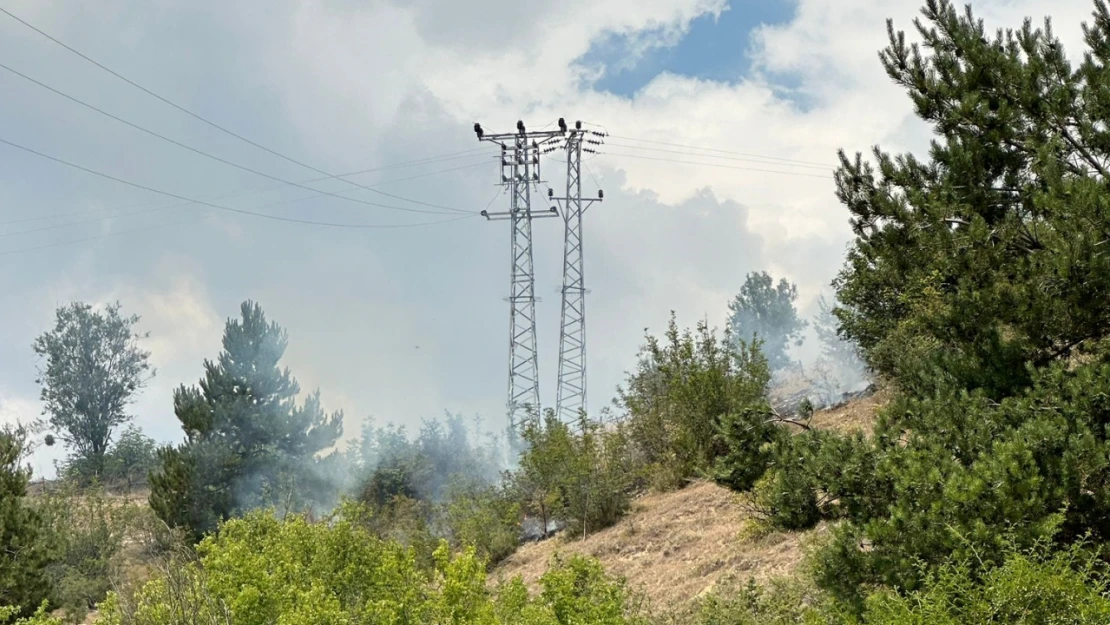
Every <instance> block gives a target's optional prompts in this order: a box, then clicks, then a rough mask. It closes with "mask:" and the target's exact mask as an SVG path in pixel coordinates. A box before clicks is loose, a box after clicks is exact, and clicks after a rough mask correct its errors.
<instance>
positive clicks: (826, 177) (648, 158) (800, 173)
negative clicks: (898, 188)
mask: <svg viewBox="0 0 1110 625" xmlns="http://www.w3.org/2000/svg"><path fill="white" fill-rule="evenodd" d="M605 153H606V154H609V155H610V156H623V157H625V158H639V159H643V160H648V161H663V162H666V163H683V164H686V165H701V166H703V167H719V168H722V169H738V170H741V171H758V172H763V173H767V174H784V175H787V176H806V177H809V178H823V179H826V180H832V179H833V177H832V176H822V175H820V174H807V173H805V172H800V171H777V170H774V169H757V168H755V167H740V166H737V165H723V164H721V163H696V162H694V161H680V160H677V159H673V158H657V157H652V156H638V155H636V154H623V153H620V152H608V151H607V152H605Z"/></svg>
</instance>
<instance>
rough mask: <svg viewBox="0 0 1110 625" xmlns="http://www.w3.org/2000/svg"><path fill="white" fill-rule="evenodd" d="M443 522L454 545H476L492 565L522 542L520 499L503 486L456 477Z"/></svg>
mask: <svg viewBox="0 0 1110 625" xmlns="http://www.w3.org/2000/svg"><path fill="white" fill-rule="evenodd" d="M444 523H445V524H446V526H447V530H448V532H449V533H450V535H451V539H452V544H453V545H454V546H456V547H458V548H461V547H466V546H472V547H474V548H475V550H476V552H477V554H478V556H479V557H481V558H484V559H485V560H486V561H487V564H489V565H493V564H496V563H497V562H500V561H501V560H503V559H505V558H507V557H508V556H510V555H511V554H512V553H513V552H514V551H516V548H517V546H518V545H519V544H520V503H519V502H517V501H516V500H514V498H513V497H512V493H510V492H507V491H506V489H504V488H502V487H498V486H487V485H484V484H481V483H477V482H475V481H472V480H461V479H460V480H456V481H455V482H454V483H453V484H452V485H451V486H450V488H449V490H448V494H447V500H446V503H445V504H444Z"/></svg>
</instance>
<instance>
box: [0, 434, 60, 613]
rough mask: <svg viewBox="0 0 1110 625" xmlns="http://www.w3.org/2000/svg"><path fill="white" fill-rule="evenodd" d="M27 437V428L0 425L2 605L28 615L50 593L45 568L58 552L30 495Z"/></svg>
mask: <svg viewBox="0 0 1110 625" xmlns="http://www.w3.org/2000/svg"><path fill="white" fill-rule="evenodd" d="M26 440H27V431H26V429H24V428H22V427H12V426H8V425H3V426H0V606H4V605H7V606H22V607H23V610H24V611H23V613H22V614H23V615H24V616H27V615H29V614H30V610H32V609H33V608H32V607H31V606H36V605H39V604H40V603H41V602H42V601H44V600H45V599H46V598H47V597H48V593H49V591H50V579H49V577H48V575H47V572H46V567H47V565H48V564H49V563H50V562H51V561H52V560H53V559H54V557H55V554H56V549H55V546H54V545H53V544H51V542H50V541H49V540H48V531H47V528H46V524H45V521H44V520H43V518H42V515H41V514H40V513H39V511H38V510H37V509H35V507H34V506H32V505H31V502H30V501H28V498H27V482H28V481H29V480H30V477H31V471H30V469H29V468H26V467H24V466H23V464H22V463H23V461H24V452H25V450H26ZM10 610H11V608H9V611H10Z"/></svg>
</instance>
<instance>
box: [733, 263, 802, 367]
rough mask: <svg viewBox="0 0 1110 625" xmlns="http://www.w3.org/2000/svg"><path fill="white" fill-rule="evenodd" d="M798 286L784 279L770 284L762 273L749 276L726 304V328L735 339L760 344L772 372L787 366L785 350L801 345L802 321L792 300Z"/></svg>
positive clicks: (769, 279) (769, 276) (763, 272)
mask: <svg viewBox="0 0 1110 625" xmlns="http://www.w3.org/2000/svg"><path fill="white" fill-rule="evenodd" d="M797 298H798V287H797V286H795V285H794V284H793V283H791V282H788V281H787V280H786V279H785V278H783V279H781V280H779V282H778V284H775V283H774V279H773V278H772V277H771V274H769V273H767V272H766V271H760V272H754V273H749V274H748V275H747V277H746V278H745V279H744V285H743V286H741V287H740V293H738V294H737V295H736V297H735V298H734V299H733V300H732V302H731V303H729V306H728V309H729V312H730V313H731V315H730V317H729V329H730V331H731V332H732V336H733V337H734V338H735V339H737V340H743V341H745V342H748V343H751V342H753V341H755V340H758V341H759V342H760V346H761V349H762V350H763V354H764V355H765V356H766V357H767V364H768V365H770V367H771V369H772V370H773V371H777V370H780V369H783V368H785V367H787V366H789V365H790V364H791V360H790V356H789V355H788V354H787V349H788V348H789V346H790V344H791V343H793V344H795V345H801V344H802V336H801V333H802V330H804V329H805V327H806V321H805V320H803V319H800V318H799V317H798V311H797V309H796V308H795V307H794V301H795V300H796V299H797Z"/></svg>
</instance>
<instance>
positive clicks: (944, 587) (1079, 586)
mask: <svg viewBox="0 0 1110 625" xmlns="http://www.w3.org/2000/svg"><path fill="white" fill-rule="evenodd" d="M974 570H975V567H973V566H972V565H971V563H970V560H968V559H964V560H956V561H953V562H948V563H945V564H943V565H941V566H940V567H938V568H936V569H934V570H932V571H930V572H929V573H928V575H927V581H926V583H925V585H924V587H923V588H922V589H921V590H919V591H917V592H915V593H913V594H910V595H908V596H902V595H898V594H897V593H894V592H890V591H883V592H879V593H876V594H874V595H872V596H871V597H870V598H869V600H868V602H867V612H866V618H865V622H866V624H867V625H960V624H962V623H983V624H987V625H989V624H994V623H997V624H999V625H1002V624H1003V623H1007V624H1008V623H1024V624H1027V625H1050V624H1055V623H1068V624H1071V625H1101V624H1103V623H1110V594H1108V592H1110V583H1108V581H1110V580H1108V578H1107V575H1106V571H1105V563H1104V562H1101V561H1100V560H1099V559H1098V558H1097V557H1096V556H1095V555H1093V554H1091V553H1089V552H1085V551H1084V545H1081V544H1075V545H1073V546H1071V547H1069V548H1067V549H1064V550H1062V551H1057V552H1054V553H1053V552H1050V551H1049V550H1048V549H1047V548H1046V546H1045V545H1040V546H1039V547H1037V548H1035V549H1033V550H1030V551H1028V552H1024V553H1022V552H1015V551H1013V550H1011V551H1010V552H1009V554H1008V557H1006V560H1005V563H1004V564H1002V565H1001V566H999V567H997V568H994V569H991V570H989V571H987V572H986V573H985V574H983V575H982V576H981V577H979V576H976V575H975V574H974V573H973V571H974Z"/></svg>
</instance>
